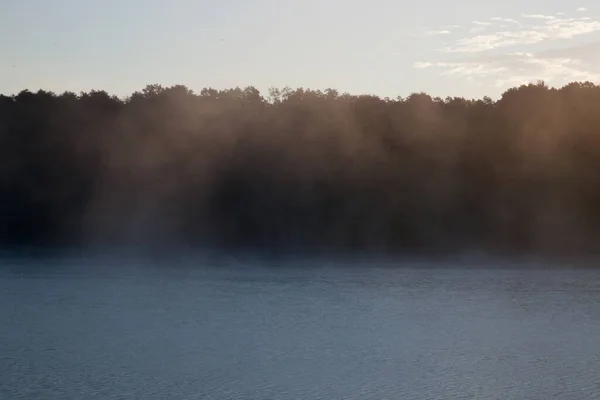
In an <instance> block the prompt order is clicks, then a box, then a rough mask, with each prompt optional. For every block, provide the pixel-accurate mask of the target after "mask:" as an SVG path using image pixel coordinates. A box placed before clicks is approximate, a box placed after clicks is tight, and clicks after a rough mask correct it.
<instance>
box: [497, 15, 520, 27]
mask: <svg viewBox="0 0 600 400" xmlns="http://www.w3.org/2000/svg"><path fill="white" fill-rule="evenodd" d="M490 21H495V22H508V23H511V24H517V25H520V24H521V23H520V22H519V21H517V20H516V19H514V18H502V17H492V18H490Z"/></svg>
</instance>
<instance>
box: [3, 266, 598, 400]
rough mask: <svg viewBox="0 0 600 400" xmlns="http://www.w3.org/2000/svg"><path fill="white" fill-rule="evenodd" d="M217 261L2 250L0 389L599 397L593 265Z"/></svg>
mask: <svg viewBox="0 0 600 400" xmlns="http://www.w3.org/2000/svg"><path fill="white" fill-rule="evenodd" d="M221 263H222V264H229V265H227V267H226V268H215V267H211V266H209V265H207V264H206V263H205V262H201V261H197V262H191V261H187V262H185V263H182V262H179V263H177V264H176V265H174V266H173V265H171V266H170V267H169V265H168V263H167V262H166V261H164V260H163V261H162V262H161V263H160V264H144V263H143V262H139V261H138V262H129V263H125V262H123V261H121V262H119V263H117V262H115V261H109V260H105V261H100V260H96V261H94V262H91V261H83V260H76V261H73V260H70V261H63V262H56V261H54V262H52V263H51V265H47V264H46V265H44V263H41V262H40V261H36V262H35V263H33V262H29V263H27V262H23V261H21V262H20V263H18V264H17V263H15V262H3V264H1V265H0V398H1V399H3V400H4V399H7V400H8V399H60V400H66V399H282V400H286V399H446V398H448V399H502V400H506V399H540V400H546V399H568V400H576V399H584V400H589V399H596V398H600V271H593V270H583V269H582V270H577V269H563V270H550V269H535V270H525V269H524V268H523V267H522V266H519V265H515V266H514V268H504V269H472V268H461V267H460V266H458V265H454V266H450V267H448V266H446V268H435V267H433V268H421V267H419V266H413V267H406V266H404V267H403V268H389V267H382V266H377V265H370V264H364V265H356V264H357V263H354V264H353V265H352V266H351V267H341V266H340V265H339V264H338V265H335V264H326V263H322V262H321V263H318V262H314V263H304V265H292V264H289V265H285V266H281V267H280V268H265V267H261V266H259V265H256V263H254V264H253V265H244V263H240V262H235V263H234V262H233V261H231V262H227V261H226V260H225V261H222V262H221ZM519 268H520V269H519Z"/></svg>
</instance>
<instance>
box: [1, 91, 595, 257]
mask: <svg viewBox="0 0 600 400" xmlns="http://www.w3.org/2000/svg"><path fill="white" fill-rule="evenodd" d="M599 130H600V87H599V86H596V85H594V84H592V83H589V82H585V83H578V82H575V83H571V84H569V85H567V86H565V87H562V88H552V87H548V86H547V85H546V84H544V83H543V82H539V83H536V84H528V85H523V86H520V87H515V88H512V89H510V90H508V91H506V92H505V93H504V94H503V95H502V96H501V98H499V99H498V100H497V101H492V100H491V99H490V98H487V97H486V98H483V99H464V98H446V99H441V98H432V97H431V96H429V95H427V94H425V93H415V94H411V95H410V96H408V97H406V98H400V97H399V98H396V99H389V98H379V97H377V96H366V95H361V96H355V95H351V94H347V93H343V94H342V93H339V92H337V91H336V90H334V89H327V90H324V91H321V90H310V89H303V88H299V89H290V88H283V89H271V90H270V91H269V93H268V94H267V95H263V94H261V93H260V92H259V91H258V90H256V89H255V88H253V87H247V88H243V89H241V88H234V89H228V90H215V89H211V88H206V89H203V90H202V91H200V92H199V93H194V92H193V91H192V90H190V89H188V88H187V87H185V86H182V85H177V86H173V87H162V86H161V85H157V84H155V85H149V86H147V87H145V88H144V89H143V90H141V91H139V92H135V93H133V94H131V96H129V97H127V98H118V97H116V96H112V95H110V94H109V93H107V92H105V91H91V92H89V93H80V94H75V93H70V92H65V93H62V94H55V93H51V92H46V91H42V90H40V91H38V92H36V93H32V92H30V91H28V90H24V91H22V92H20V93H18V94H16V95H12V96H0V157H1V159H2V160H3V163H2V165H1V166H0V181H1V184H0V195H1V198H2V202H1V203H0V229H1V230H0V246H1V247H2V248H4V249H11V248H22V247H27V246H39V247H43V248H50V249H53V248H54V249H62V248H73V247H75V248H86V249H100V248H123V247H125V248H127V247H129V248H136V249H148V250H152V251H161V250H167V251H168V250H174V249H188V250H189V249H226V250H230V249H231V250H243V251H253V250H257V251H267V252H269V251H270V252H274V253H277V252H290V253H294V252H295V253H312V252H316V253H332V252H333V253H340V254H341V253H349V252H356V253H357V254H380V253H386V254H396V255H411V254H429V255H431V254H455V253H457V254H458V253H465V252H469V251H471V250H475V251H477V252H484V253H489V254H533V255H544V256H551V257H558V256H564V255H570V256H572V255H574V254H576V255H581V256H584V255H592V254H595V253H596V252H597V251H598V250H599V246H598V243H599V242H598V239H599V238H600V208H599V207H598V204H600V180H598V171H600V169H599V168H600V158H598V157H597V154H598V151H600V135H599V133H600V131H599Z"/></svg>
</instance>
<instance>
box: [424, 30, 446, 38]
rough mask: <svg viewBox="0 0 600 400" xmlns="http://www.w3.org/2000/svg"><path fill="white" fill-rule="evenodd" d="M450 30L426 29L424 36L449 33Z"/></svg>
mask: <svg viewBox="0 0 600 400" xmlns="http://www.w3.org/2000/svg"><path fill="white" fill-rule="evenodd" d="M450 33H452V32H450V30H448V29H440V30H433V31H426V32H425V36H427V37H431V36H439V35H449V34H450Z"/></svg>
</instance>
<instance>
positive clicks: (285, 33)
mask: <svg viewBox="0 0 600 400" xmlns="http://www.w3.org/2000/svg"><path fill="white" fill-rule="evenodd" d="M0 77H1V79H0V93H3V94H14V93H18V92H19V91H21V90H23V89H29V90H38V89H45V90H52V91H54V92H63V91H66V90H69V91H74V92H80V91H89V90H91V89H102V90H106V91H108V92H110V93H112V94H116V95H119V96H126V95H128V94H130V93H132V92H133V91H135V90H140V89H142V88H143V87H144V86H146V85H147V84H151V83H160V84H162V85H164V86H170V85H174V84H184V85H186V86H188V87H189V88H191V89H193V90H195V91H200V89H202V88H204V87H213V88H216V89H224V88H231V87H236V86H240V87H245V86H250V85H252V86H255V87H257V88H258V89H259V90H261V92H262V93H263V94H267V90H268V88H269V87H279V88H282V87H284V86H290V87H292V88H296V87H304V88H311V89H326V88H334V89H337V90H339V91H340V92H350V93H353V94H363V93H365V94H375V95H379V96H382V97H385V96H389V97H392V98H395V97H396V96H403V97H406V96H408V95H409V94H411V93H414V92H426V93H429V94H431V95H432V96H440V97H446V96H462V97H467V98H481V97H483V96H490V97H492V98H497V97H498V96H500V95H501V94H502V93H503V92H504V91H505V90H506V89H508V88H510V87H512V86H515V85H519V84H522V83H526V82H530V81H537V80H544V81H546V83H548V84H549V85H551V86H562V85H564V84H566V83H568V82H571V81H587V80H589V81H593V82H596V83H598V82H599V81H600V3H598V2H597V0H574V1H563V0H529V1H523V0H498V1H493V2H492V1H483V0H453V1H447V0H418V1H406V0H368V1H367V0H244V1H242V0H213V1H205V0H51V1H50V0H13V1H9V0H0Z"/></svg>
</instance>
